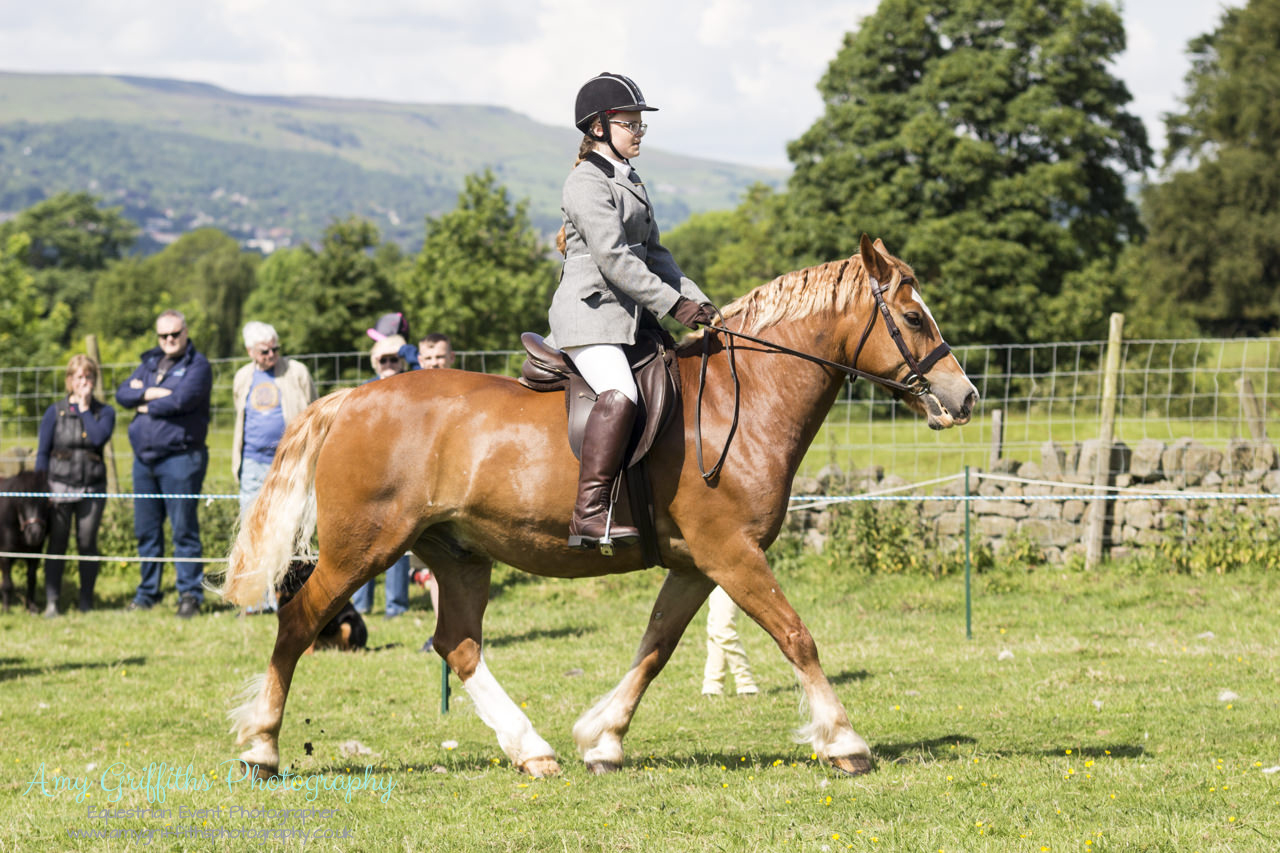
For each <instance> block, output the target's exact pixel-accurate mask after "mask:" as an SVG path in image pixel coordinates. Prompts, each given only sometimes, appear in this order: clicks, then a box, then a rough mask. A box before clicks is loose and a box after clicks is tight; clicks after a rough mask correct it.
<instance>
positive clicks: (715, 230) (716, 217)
mask: <svg viewBox="0 0 1280 853" xmlns="http://www.w3.org/2000/svg"><path fill="white" fill-rule="evenodd" d="M784 203H785V199H784V198H783V197H781V196H779V195H777V194H776V193H774V192H773V190H772V189H770V188H769V187H767V186H765V185H763V184H756V185H755V186H753V187H751V188H750V189H748V190H747V194H746V197H745V198H744V199H743V200H742V203H741V204H739V205H738V207H737V208H736V209H735V210H731V211H729V210H717V211H712V212H710V213H702V214H697V215H695V216H693V217H690V219H689V220H688V221H686V222H684V223H683V224H681V225H680V226H679V227H678V228H676V229H675V230H674V231H672V232H671V233H670V234H669V235H664V236H663V240H662V241H663V243H664V244H665V245H666V246H667V248H668V249H670V250H671V254H672V255H673V256H674V257H675V258H676V262H677V263H679V264H680V268H681V269H682V270H684V272H685V274H686V275H688V276H689V277H690V278H692V279H693V280H694V281H695V282H697V283H698V285H699V286H700V287H701V288H702V290H703V292H704V293H706V294H707V296H709V297H711V301H713V302H714V303H715V304H716V305H717V306H723V305H726V304H728V303H729V302H732V301H733V300H734V299H736V298H738V297H739V296H741V295H743V294H744V293H746V292H748V291H749V290H751V289H752V288H754V287H758V286H759V285H761V284H764V283H765V282H768V281H772V280H773V279H774V278H776V277H777V276H778V275H780V274H782V273H784V272H787V271H789V270H790V269H791V267H790V266H789V265H788V261H787V259H786V258H784V257H783V256H782V254H781V253H780V252H779V251H778V249H777V240H776V239H775V238H774V235H775V233H776V232H777V229H778V227H779V215H780V211H781V209H782V206H783V204H784Z"/></svg>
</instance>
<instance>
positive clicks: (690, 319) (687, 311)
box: [671, 296, 716, 329]
mask: <svg viewBox="0 0 1280 853" xmlns="http://www.w3.org/2000/svg"><path fill="white" fill-rule="evenodd" d="M671 316H672V317H674V318H675V319H676V322H677V323H679V324H680V325H682V326H687V327H688V328H690V329H696V328H698V327H699V326H710V325H711V324H712V323H714V322H715V320H716V309H715V308H714V307H713V306H711V305H710V304H708V303H705V302H704V303H702V304H701V305H699V304H698V303H697V302H694V301H693V300H692V299H689V298H687V297H684V296H681V297H680V298H679V299H677V300H676V304H675V307H674V308H672V309H671Z"/></svg>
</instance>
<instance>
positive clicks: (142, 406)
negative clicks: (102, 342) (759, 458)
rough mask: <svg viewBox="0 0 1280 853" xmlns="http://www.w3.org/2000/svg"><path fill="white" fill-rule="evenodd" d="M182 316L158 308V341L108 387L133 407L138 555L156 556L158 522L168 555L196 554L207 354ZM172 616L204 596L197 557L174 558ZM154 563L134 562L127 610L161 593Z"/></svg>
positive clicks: (194, 609) (187, 612)
mask: <svg viewBox="0 0 1280 853" xmlns="http://www.w3.org/2000/svg"><path fill="white" fill-rule="evenodd" d="M188 335H189V331H188V329H187V321H186V318H185V317H184V316H183V315H182V313H181V312H179V311H173V310H169V311H165V312H163V313H162V314H161V315H160V316H159V317H157V318H156V336H157V337H158V338H159V342H160V345H159V346H158V347H154V348H152V349H149V350H147V351H146V352H144V353H143V354H142V364H141V365H139V366H138V369H137V370H135V371H134V372H133V375H131V376H130V377H129V378H128V379H126V380H125V381H124V383H123V384H122V385H121V386H120V388H119V389H118V390H117V391H116V402H117V403H119V404H120V405H121V406H123V407H125V408H126V409H135V410H137V414H136V415H135V416H134V418H133V422H132V423H130V424H129V442H130V444H132V445H133V490H134V492H135V493H137V494H139V495H141V497H137V498H134V503H133V531H134V535H135V536H137V539H138V556H140V557H163V556H164V521H165V517H166V516H167V517H168V519H169V523H170V525H171V526H172V528H173V554H174V556H175V557H178V558H182V557H188V558H195V559H199V558H200V557H202V556H203V554H204V552H203V550H202V548H201V545H200V519H199V515H198V514H197V508H198V506H199V499H198V498H195V497H189V496H192V495H199V493H200V490H201V489H202V488H203V487H204V475H205V471H206V470H207V469H208V467H209V449H208V447H207V446H206V445H205V436H206V435H207V434H208V431H209V394H210V391H211V389H212V386H213V373H212V371H211V370H210V368H209V360H208V359H207V358H205V357H204V355H203V354H201V353H200V352H199V351H198V350H197V349H196V348H195V346H193V345H192V344H191V341H190V340H189V337H188ZM176 568H177V576H178V582H177V587H178V596H179V600H178V616H179V617H181V618H183V619H190V618H191V617H192V616H195V615H196V614H197V613H199V612H200V605H201V604H203V602H204V586H203V584H204V570H203V568H202V567H201V564H200V563H199V562H190V561H181V560H179V562H178V563H177V567H176ZM162 576H163V569H162V564H161V563H160V562H158V561H154V560H150V561H145V562H143V563H142V578H141V580H140V582H139V583H138V589H137V591H136V592H135V593H134V597H133V601H132V602H130V604H129V609H130V610H150V609H151V608H152V607H154V606H155V605H156V604H158V603H159V602H160V600H161V599H162V598H163V597H164V594H163V593H162V592H161V590H160V582H161V579H162Z"/></svg>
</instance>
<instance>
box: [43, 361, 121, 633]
mask: <svg viewBox="0 0 1280 853" xmlns="http://www.w3.org/2000/svg"><path fill="white" fill-rule="evenodd" d="M97 381H98V365H97V364H96V363H95V362H94V361H93V359H91V358H89V356H87V355H74V356H72V357H71V361H70V362H68V363H67V377H66V385H67V396H66V398H65V399H62V400H59V401H58V402H56V403H54V404H53V405H52V406H50V407H49V408H48V409H47V410H45V413H44V418H43V419H42V420H41V421H40V439H39V444H38V445H37V450H36V470H37V471H47V472H48V476H49V491H50V492H52V493H53V497H52V498H51V499H50V505H51V510H52V511H51V513H50V519H49V550H48V553H49V555H50V556H49V558H48V559H46V560H45V563H44V593H45V608H44V615H45V617H46V618H54V617H56V616H57V615H58V598H59V596H60V595H61V594H62V570H63V566H64V565H65V564H66V561H65V560H63V559H62V556H61V555H63V554H65V553H66V552H67V543H68V542H69V541H70V539H71V524H72V521H73V520H74V522H75V528H76V551H77V552H78V553H79V555H80V557H81V560H80V596H79V597H80V602H79V609H80V611H81V612H82V613H83V612H86V611H89V610H92V609H93V586H94V583H95V582H96V581H97V579H98V563H97V562H96V561H94V560H86V559H84V558H85V557H96V556H98V525H99V524H101V522H102V512H103V510H104V509H105V508H106V506H107V499H106V498H105V497H85V495H92V494H98V495H101V494H102V493H104V492H106V490H107V463H106V460H105V459H104V458H103V454H102V449H103V447H104V446H105V445H106V443H107V441H109V440H110V439H111V433H112V432H113V431H114V430H115V428H116V410H115V409H113V408H112V407H111V406H108V405H107V404H106V403H102V402H100V401H98V400H95V399H94V398H93V386H94V385H95V384H96V383H97ZM55 554H56V555H59V556H57V557H54V556H53V555H55Z"/></svg>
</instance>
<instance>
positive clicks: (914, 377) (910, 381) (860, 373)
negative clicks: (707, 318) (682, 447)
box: [694, 273, 951, 480]
mask: <svg viewBox="0 0 1280 853" xmlns="http://www.w3.org/2000/svg"><path fill="white" fill-rule="evenodd" d="M867 279H868V281H869V283H870V285H871V295H872V296H874V297H875V300H876V307H877V308H879V309H880V310H879V312H878V313H879V314H882V315H884V325H885V329H887V330H888V332H889V337H890V338H892V339H893V343H894V345H895V346H897V348H898V353H899V354H900V355H901V356H902V360H903V361H905V362H906V364H907V368H908V369H909V371H910V372H909V373H908V374H907V376H906V378H905V379H903V380H902V381H898V380H896V379H886V378H885V377H883V376H877V375H876V374H874V373H868V372H867V371H865V370H859V369H858V368H857V367H856V366H855V365H857V363H858V358H859V356H861V355H862V348H863V346H865V345H866V343H867V338H869V337H871V330H872V328H874V327H875V324H876V315H877V312H876V311H872V312H871V317H870V318H869V319H868V320H867V325H866V328H864V329H863V330H862V336H861V337H860V338H859V339H858V346H857V348H856V349H855V350H854V351H853V364H850V365H844V364H840V363H839V362H836V361H831V360H829V359H825V358H822V357H821V356H816V355H812V354H810V353H807V352H801V351H800V350H794V349H791V348H790V347H784V346H783V345H782V344H776V343H774V342H773V341H767V340H765V339H763V338H757V337H756V336H754V335H748V334H746V333H745V332H735V331H733V330H732V329H728V328H726V327H725V325H724V315H722V314H721V313H720V311H719V310H717V311H716V316H717V317H719V319H720V324H719V325H718V326H708V327H707V330H708V331H709V332H716V333H719V334H723V335H724V336H725V339H726V340H725V342H726V349H727V350H728V352H729V375H730V376H732V377H733V420H732V422H731V423H730V424H729V434H728V436H726V437H725V441H724V450H723V451H721V453H720V458H719V459H717V460H716V464H715V465H712V466H711V470H707V469H705V468H704V467H703V466H702V389H703V388H704V387H706V384H707V383H706V379H707V359H708V357H709V356H710V353H711V343H710V338H709V336H706V335H704V336H703V338H702V367H701V369H700V371H699V373H698V408H697V411H696V412H695V415H694V429H695V430H696V436H695V438H696V441H695V443H694V450H695V452H696V454H697V457H698V471H699V473H701V474H702V479H704V480H711V479H712V478H714V477H715V476H716V475H717V474H719V473H720V468H721V467H722V466H723V465H724V459H725V457H726V456H727V455H728V454H729V444H730V443H731V442H732V441H733V434H734V433H735V432H737V430H738V403H739V399H738V396H739V391H740V390H741V389H740V385H739V382H738V367H737V362H736V359H735V357H734V356H735V353H734V346H733V339H734V338H742V339H743V340H747V341H751V342H752V343H756V344H761V345H763V346H767V347H769V348H770V349H772V350H776V351H777V352H780V353H785V354H786V355H792V356H795V357H796V358H802V359H804V360H805V361H811V362H813V363H814V364H821V365H822V366H824V367H830V368H832V369H833V370H838V371H840V372H841V373H843V374H845V375H846V376H850V377H852V378H854V379H858V378H859V377H861V378H863V379H867V380H869V381H871V382H874V383H876V384H877V385H880V386H883V387H885V388H888V389H889V390H890V391H896V392H899V393H903V394H910V395H911V396H913V397H923V396H924V395H925V394H928V393H929V390H930V386H929V380H928V379H926V378H925V374H927V373H928V372H929V371H930V370H932V369H933V366H934V365H935V364H937V363H938V362H939V361H941V360H942V359H943V358H944V357H946V356H947V354H948V353H950V352H951V347H950V345H949V344H947V342H946V341H940V343H939V344H938V345H937V346H936V347H934V348H933V349H932V350H931V351H930V352H929V354H928V355H926V356H925V357H924V358H922V359H919V360H917V359H916V357H915V356H914V355H912V354H911V350H910V349H908V348H907V342H906V341H905V340H903V338H902V331H901V330H900V329H899V328H898V324H897V322H896V321H895V320H894V319H893V314H892V313H891V312H890V311H889V303H888V302H886V301H885V298H884V294H885V291H886V290H888V289H889V288H888V287H887V286H886V285H882V284H881V283H880V282H879V281H878V280H877V279H876V277H875V276H873V275H871V274H870V273H868V274H867Z"/></svg>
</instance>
